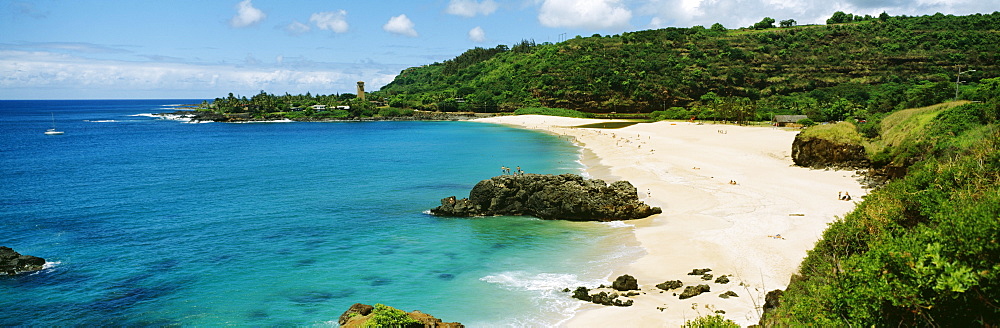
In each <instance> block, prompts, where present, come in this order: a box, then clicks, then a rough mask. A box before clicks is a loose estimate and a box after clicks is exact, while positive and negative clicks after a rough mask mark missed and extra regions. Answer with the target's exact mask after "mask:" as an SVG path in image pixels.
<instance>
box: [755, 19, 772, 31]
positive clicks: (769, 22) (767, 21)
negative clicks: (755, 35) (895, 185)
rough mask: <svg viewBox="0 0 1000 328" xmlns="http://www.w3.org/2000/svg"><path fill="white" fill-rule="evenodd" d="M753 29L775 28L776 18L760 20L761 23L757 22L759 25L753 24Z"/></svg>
mask: <svg viewBox="0 0 1000 328" xmlns="http://www.w3.org/2000/svg"><path fill="white" fill-rule="evenodd" d="M753 28H754V29H756V30H763V29H766V28H774V18H771V17H764V19H762V20H760V22H757V24H753Z"/></svg>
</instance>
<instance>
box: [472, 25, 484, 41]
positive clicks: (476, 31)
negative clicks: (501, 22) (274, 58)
mask: <svg viewBox="0 0 1000 328" xmlns="http://www.w3.org/2000/svg"><path fill="white" fill-rule="evenodd" d="M469 40H472V42H485V41H486V31H483V28H482V27H479V26H476V27H474V28H473V29H471V30H469Z"/></svg>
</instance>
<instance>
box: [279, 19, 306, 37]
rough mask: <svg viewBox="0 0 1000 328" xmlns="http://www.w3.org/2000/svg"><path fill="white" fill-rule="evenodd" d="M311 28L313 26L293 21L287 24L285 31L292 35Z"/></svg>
mask: <svg viewBox="0 0 1000 328" xmlns="http://www.w3.org/2000/svg"><path fill="white" fill-rule="evenodd" d="M311 30H312V28H311V27H309V25H306V24H302V23H300V22H299V21H293V22H292V23H291V24H288V25H286V26H285V32H288V34H291V35H301V34H303V33H306V32H309V31H311Z"/></svg>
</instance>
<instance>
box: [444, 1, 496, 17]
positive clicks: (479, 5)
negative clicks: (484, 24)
mask: <svg viewBox="0 0 1000 328" xmlns="http://www.w3.org/2000/svg"><path fill="white" fill-rule="evenodd" d="M497 7H499V6H497V3H496V2H494V1H493V0H484V1H483V2H477V1H476V0H451V2H449V3H448V8H447V9H445V12H446V13H449V14H452V15H458V16H465V17H474V16H476V15H483V16H488V15H489V14H492V13H493V12H494V11H496V10H497Z"/></svg>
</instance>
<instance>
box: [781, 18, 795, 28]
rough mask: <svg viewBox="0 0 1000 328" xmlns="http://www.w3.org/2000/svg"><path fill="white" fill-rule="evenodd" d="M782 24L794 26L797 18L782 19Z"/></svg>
mask: <svg viewBox="0 0 1000 328" xmlns="http://www.w3.org/2000/svg"><path fill="white" fill-rule="evenodd" d="M780 26H781V27H792V26H795V20H794V19H786V20H783V21H781V25H780Z"/></svg>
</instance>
